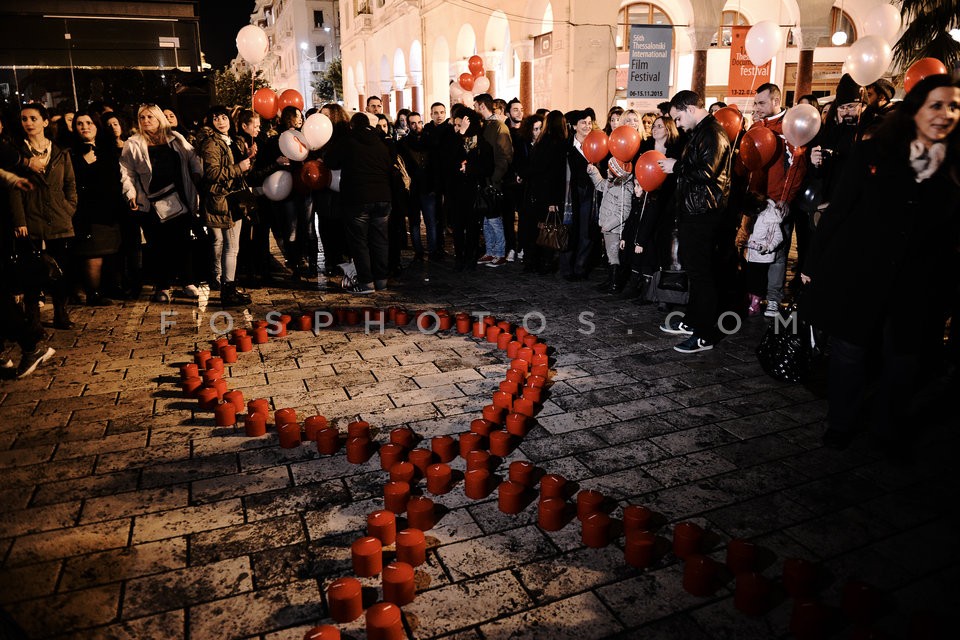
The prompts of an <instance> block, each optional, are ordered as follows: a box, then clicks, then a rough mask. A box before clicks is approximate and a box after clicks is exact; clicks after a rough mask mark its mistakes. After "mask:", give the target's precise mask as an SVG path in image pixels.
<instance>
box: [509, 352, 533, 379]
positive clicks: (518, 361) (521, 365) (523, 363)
mask: <svg viewBox="0 0 960 640" xmlns="http://www.w3.org/2000/svg"><path fill="white" fill-rule="evenodd" d="M521 351H522V349H521ZM531 357H532V356H531ZM510 368H511V369H516V370H517V371H519V372H520V373H523V374H527V373H528V372H529V371H530V361H529V360H527V359H525V358H514V359H513V360H511V361H510ZM524 377H526V375H524Z"/></svg>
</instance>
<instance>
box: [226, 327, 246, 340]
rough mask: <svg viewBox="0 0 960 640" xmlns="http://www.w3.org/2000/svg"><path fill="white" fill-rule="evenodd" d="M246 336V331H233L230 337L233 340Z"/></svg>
mask: <svg viewBox="0 0 960 640" xmlns="http://www.w3.org/2000/svg"><path fill="white" fill-rule="evenodd" d="M245 335H247V330H246V329H233V330H232V331H230V337H231V338H232V339H236V338H241V337H243V336H245Z"/></svg>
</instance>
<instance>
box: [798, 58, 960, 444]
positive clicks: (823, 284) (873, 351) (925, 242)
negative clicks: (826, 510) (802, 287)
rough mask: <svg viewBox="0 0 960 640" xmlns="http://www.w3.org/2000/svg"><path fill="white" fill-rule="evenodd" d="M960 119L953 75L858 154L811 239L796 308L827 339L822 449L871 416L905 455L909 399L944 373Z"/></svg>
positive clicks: (910, 99) (917, 90) (920, 93)
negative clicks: (826, 406)
mask: <svg viewBox="0 0 960 640" xmlns="http://www.w3.org/2000/svg"><path fill="white" fill-rule="evenodd" d="M958 121H960V88H958V86H957V85H954V84H951V82H950V78H949V77H948V76H946V75H943V76H930V77H928V78H925V79H924V80H921V81H920V82H918V83H917V84H916V86H914V88H913V90H912V91H911V92H910V93H909V94H908V95H907V96H906V97H905V98H904V100H903V102H902V103H901V104H900V106H899V107H898V109H897V111H896V112H895V114H894V115H892V116H890V117H889V118H888V119H887V121H885V122H884V124H883V126H882V127H881V128H880V129H879V130H878V131H877V132H876V133H875V134H874V136H873V137H872V138H871V139H870V140H867V141H865V142H862V143H860V144H858V145H856V146H855V147H854V149H853V152H852V154H851V156H850V159H849V160H848V162H847V164H846V166H845V168H844V172H843V174H842V178H841V180H840V182H839V184H838V188H837V189H836V190H835V191H834V196H833V199H832V200H831V202H830V206H829V207H828V208H827V210H826V211H825V212H824V214H823V216H822V218H821V220H820V222H819V225H818V227H817V229H816V232H815V234H814V239H813V244H812V246H811V252H810V255H809V256H808V259H807V263H806V265H805V267H804V273H803V275H802V279H803V282H804V283H805V284H806V285H807V290H806V291H805V293H804V301H803V302H804V309H805V310H806V312H807V313H808V316H807V317H808V318H809V319H810V320H811V321H812V322H813V323H814V325H815V326H816V327H818V328H820V329H823V330H824V331H826V332H827V333H828V334H829V335H830V363H829V382H828V401H829V413H828V416H827V422H828V429H827V431H826V433H825V434H824V442H825V444H827V445H828V446H834V447H837V448H843V447H845V446H846V445H847V444H848V443H849V442H850V440H851V438H852V437H853V435H854V432H855V430H856V428H857V424H858V422H859V419H860V413H861V410H862V409H869V410H871V411H870V412H869V413H870V414H871V415H869V416H864V417H866V418H868V419H869V420H870V422H872V426H873V427H874V429H875V432H876V435H877V436H878V437H879V438H880V440H881V443H882V444H883V445H884V446H885V447H887V448H888V452H889V453H892V454H894V455H896V456H900V455H902V452H903V451H904V449H905V446H906V445H908V444H909V443H908V442H907V439H906V437H905V436H906V432H905V428H906V427H907V425H908V422H907V421H908V419H909V416H910V410H911V408H912V407H911V405H912V401H913V400H914V398H915V397H916V392H917V391H919V389H920V388H921V386H922V384H923V383H924V382H925V379H926V378H929V377H931V376H932V375H936V374H937V373H939V368H940V366H941V364H942V363H941V362H939V360H940V359H941V358H942V351H943V328H944V320H945V317H946V314H947V313H948V309H949V305H950V304H951V303H952V302H953V301H954V300H955V296H956V290H957V282H958V278H957V275H958V274H957V270H956V264H957V251H958V245H960V232H958V228H960V131H958V128H957V123H958ZM875 360H877V361H876V362H875ZM878 365H879V366H878ZM871 383H875V384H876V387H877V388H876V390H875V394H874V395H873V399H872V402H871V404H870V406H869V407H866V406H864V404H865V403H864V398H865V395H866V391H867V389H868V385H869V384H871Z"/></svg>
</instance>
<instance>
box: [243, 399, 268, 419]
mask: <svg viewBox="0 0 960 640" xmlns="http://www.w3.org/2000/svg"><path fill="white" fill-rule="evenodd" d="M247 413H262V414H263V417H264V418H269V417H270V403H269V402H267V400H266V399H264V398H257V399H256V400H251V401H250V402H248V403H247Z"/></svg>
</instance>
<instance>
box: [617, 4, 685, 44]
mask: <svg viewBox="0 0 960 640" xmlns="http://www.w3.org/2000/svg"><path fill="white" fill-rule="evenodd" d="M632 24H669V25H672V24H673V21H672V20H670V18H669V17H668V16H667V12H666V11H664V10H663V9H661V8H660V7H658V6H657V5H655V4H651V3H649V2H638V3H636V4H628V5H627V6H625V7H624V8H623V9H621V10H620V14H619V16H618V18H617V25H618V27H619V28H618V30H617V49H619V50H620V51H626V50H627V48H628V47H627V43H628V42H630V25H632Z"/></svg>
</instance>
